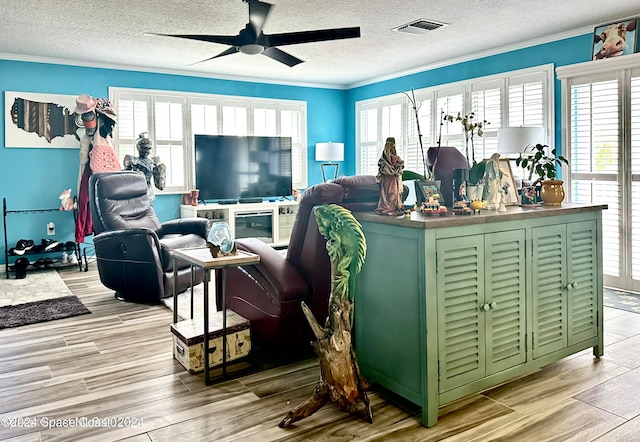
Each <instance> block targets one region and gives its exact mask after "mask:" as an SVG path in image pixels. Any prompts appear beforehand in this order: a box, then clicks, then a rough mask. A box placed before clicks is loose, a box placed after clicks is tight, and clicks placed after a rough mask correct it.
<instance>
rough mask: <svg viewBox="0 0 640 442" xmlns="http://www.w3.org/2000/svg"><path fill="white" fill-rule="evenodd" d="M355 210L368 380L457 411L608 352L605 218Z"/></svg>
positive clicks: (424, 404)
mask: <svg viewBox="0 0 640 442" xmlns="http://www.w3.org/2000/svg"><path fill="white" fill-rule="evenodd" d="M606 208H607V206H606V205H577V204H564V205H562V206H537V207H534V208H523V207H517V206H512V207H508V210H507V212H496V211H482V213H481V214H478V215H451V214H449V215H448V216H446V217H429V216H426V215H424V214H422V213H419V212H412V213H411V216H410V217H389V216H381V215H377V214H375V213H355V214H354V215H355V216H356V218H357V219H358V221H360V222H361V223H362V228H363V231H364V234H365V237H366V241H367V257H366V259H365V262H364V265H363V268H362V271H361V272H360V274H359V275H358V279H357V283H356V296H355V321H354V322H355V325H354V327H355V349H356V354H357V357H358V362H359V364H360V368H361V370H362V374H363V375H364V377H365V378H367V379H368V380H369V381H371V382H375V383H378V384H380V385H382V386H384V387H386V388H387V389H389V390H391V391H393V392H395V393H397V394H399V395H400V396H402V397H404V398H406V399H408V400H409V401H411V402H414V403H416V404H418V405H420V406H421V408H422V424H423V425H425V426H429V427H430V426H433V425H435V424H436V422H437V419H438V408H439V407H440V406H442V405H444V404H446V403H448V402H452V401H454V400H456V399H458V398H461V397H464V396H467V395H469V394H472V393H476V392H478V391H482V390H485V389H487V388H490V387H493V386H495V385H498V384H501V383H503V382H505V381H508V380H511V379H514V378H516V377H519V376H522V375H525V374H528V373H531V372H533V371H535V370H537V369H539V368H540V367H542V366H544V365H547V364H549V363H552V362H555V361H558V360H560V359H562V358H564V357H566V356H568V355H571V354H573V353H576V352H579V351H582V350H584V349H586V348H589V347H593V354H594V355H595V356H596V357H600V356H602V354H603V350H604V349H603V333H602V210H603V209H606Z"/></svg>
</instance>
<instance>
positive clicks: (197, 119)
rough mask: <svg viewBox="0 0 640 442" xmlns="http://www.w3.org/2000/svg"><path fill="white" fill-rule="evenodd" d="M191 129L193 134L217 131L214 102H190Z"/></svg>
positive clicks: (216, 110) (213, 133)
mask: <svg viewBox="0 0 640 442" xmlns="http://www.w3.org/2000/svg"><path fill="white" fill-rule="evenodd" d="M191 131H192V133H193V135H216V134H217V133H218V106H217V104H216V103H215V102H213V103H206V102H203V103H194V102H191Z"/></svg>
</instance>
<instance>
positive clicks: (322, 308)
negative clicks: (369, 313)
mask: <svg viewBox="0 0 640 442" xmlns="http://www.w3.org/2000/svg"><path fill="white" fill-rule="evenodd" d="M407 194H408V188H407V187H406V186H405V188H404V194H403V196H404V197H405V198H406V195H407ZM379 197H380V186H379V184H378V183H376V180H375V177H374V176H370V175H358V176H348V177H340V178H337V179H336V180H334V181H333V182H330V183H322V184H316V185H314V186H312V187H310V188H308V189H307V190H306V191H305V192H304V193H303V194H302V197H301V198H300V204H299V207H298V214H297V215H296V219H295V222H294V224H293V229H292V232H291V240H290V242H289V247H288V249H287V253H286V257H283V256H282V255H281V254H280V252H278V251H277V250H274V249H273V248H272V247H270V246H269V245H267V244H265V243H263V242H262V241H260V240H258V239H255V238H246V239H238V240H237V241H236V243H237V246H238V248H239V249H241V250H246V251H249V252H252V253H257V254H258V255H260V263H259V264H257V265H255V266H245V267H242V268H240V267H230V268H228V269H227V276H226V290H227V291H226V297H227V308H230V309H232V310H233V311H235V312H237V313H239V314H240V315H242V316H244V317H245V318H247V319H249V320H250V321H251V328H252V341H253V343H254V344H255V345H257V346H262V347H269V348H279V349H281V350H290V351H294V350H295V349H296V346H297V345H302V346H304V345H305V344H306V343H308V342H309V341H310V340H311V339H312V335H311V330H310V328H309V325H308V324H307V321H306V319H305V318H304V315H303V313H302V308H301V307H300V303H301V301H304V302H305V303H306V304H307V305H308V306H309V308H311V310H312V312H313V313H314V315H315V317H316V319H317V320H318V322H320V323H321V324H323V323H324V321H325V319H326V317H327V308H328V304H329V293H330V290H331V262H330V260H329V256H328V254H327V250H326V248H325V246H326V240H325V239H324V237H323V236H322V235H321V234H320V233H319V231H318V226H317V224H316V219H315V216H314V214H313V210H312V209H313V207H315V206H318V205H322V204H339V205H341V206H344V207H346V208H347V209H349V210H351V211H352V212H358V211H374V210H375V209H376V207H377V206H378V199H379ZM217 301H218V308H220V307H221V299H220V297H218V298H217Z"/></svg>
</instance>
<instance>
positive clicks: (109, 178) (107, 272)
mask: <svg viewBox="0 0 640 442" xmlns="http://www.w3.org/2000/svg"><path fill="white" fill-rule="evenodd" d="M89 207H90V210H91V217H92V221H93V232H94V234H95V236H94V238H93V244H94V246H95V250H96V258H97V265H98V272H99V274H100V281H102V284H104V285H105V286H107V287H109V288H110V289H112V290H115V291H116V297H117V298H118V299H122V300H126V301H131V302H138V303H145V304H156V303H159V302H160V299H162V298H167V297H170V296H173V281H174V279H173V250H175V249H178V248H185V247H204V246H206V238H207V220H206V219H204V218H182V219H176V220H171V221H167V222H164V223H160V221H159V220H158V217H157V216H156V213H155V211H154V210H153V206H152V205H151V202H150V201H149V196H148V195H147V182H146V180H145V177H144V175H142V174H140V173H137V172H132V171H126V172H108V173H97V174H94V175H92V176H91V177H90V178H89ZM177 273H178V283H177V292H178V293H180V292H182V291H184V290H186V289H187V288H189V287H191V271H190V267H189V265H188V264H186V263H183V262H181V263H180V268H179V270H178V272H177ZM203 276H204V273H203V271H202V269H197V270H196V271H195V272H194V282H195V283H196V284H198V283H200V282H202V280H203Z"/></svg>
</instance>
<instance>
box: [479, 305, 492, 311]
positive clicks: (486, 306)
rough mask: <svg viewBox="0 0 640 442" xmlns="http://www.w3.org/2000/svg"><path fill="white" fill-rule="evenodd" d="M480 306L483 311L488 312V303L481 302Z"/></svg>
mask: <svg viewBox="0 0 640 442" xmlns="http://www.w3.org/2000/svg"><path fill="white" fill-rule="evenodd" d="M480 308H481V309H482V310H484V311H485V312H488V311H489V310H490V309H491V306H490V305H489V304H483V305H482V306H481V307H480Z"/></svg>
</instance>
